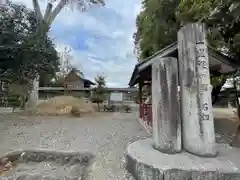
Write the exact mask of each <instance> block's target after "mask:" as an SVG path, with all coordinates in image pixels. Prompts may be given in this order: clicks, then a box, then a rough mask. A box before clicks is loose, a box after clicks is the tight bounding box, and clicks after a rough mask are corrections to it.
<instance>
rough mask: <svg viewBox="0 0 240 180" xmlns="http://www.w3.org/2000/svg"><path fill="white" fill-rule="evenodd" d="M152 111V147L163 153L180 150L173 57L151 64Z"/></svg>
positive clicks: (178, 109)
mask: <svg viewBox="0 0 240 180" xmlns="http://www.w3.org/2000/svg"><path fill="white" fill-rule="evenodd" d="M152 111H153V140H154V148H156V149H157V150H159V151H161V152H164V153H177V152H180V151H181V149H182V147H181V120H180V106H179V100H178V64H177V59H175V58H171V57H167V58H161V59H158V60H156V61H155V62H154V63H153V65H152Z"/></svg>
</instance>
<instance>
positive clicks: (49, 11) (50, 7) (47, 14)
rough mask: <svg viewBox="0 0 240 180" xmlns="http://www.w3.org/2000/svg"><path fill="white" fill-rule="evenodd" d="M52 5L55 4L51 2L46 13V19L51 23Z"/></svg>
mask: <svg viewBox="0 0 240 180" xmlns="http://www.w3.org/2000/svg"><path fill="white" fill-rule="evenodd" d="M52 7H53V5H52V4H51V3H48V5H47V8H46V11H45V14H44V20H45V22H46V23H47V24H49V20H50V16H51V13H52Z"/></svg>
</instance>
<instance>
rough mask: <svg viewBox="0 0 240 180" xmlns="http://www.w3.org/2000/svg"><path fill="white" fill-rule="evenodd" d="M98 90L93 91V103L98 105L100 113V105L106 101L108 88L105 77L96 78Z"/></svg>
mask: <svg viewBox="0 0 240 180" xmlns="http://www.w3.org/2000/svg"><path fill="white" fill-rule="evenodd" d="M95 83H96V86H97V87H96V88H94V90H93V96H92V102H95V103H97V106H98V111H100V103H103V101H104V100H105V92H106V91H105V88H106V81H105V77H104V76H101V75H98V76H97V77H96V78H95Z"/></svg>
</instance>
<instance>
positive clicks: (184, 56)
mask: <svg viewBox="0 0 240 180" xmlns="http://www.w3.org/2000/svg"><path fill="white" fill-rule="evenodd" d="M178 57H179V75H180V87H181V90H180V94H181V106H182V110H181V111H182V127H183V130H182V133H183V148H184V149H185V150H186V151H188V152H191V153H193V154H196V155H200V156H215V155H216V149H215V133H214V123H213V115H212V100H211V84H210V73H209V59H208V48H207V40H206V30H205V25H204V24H201V23H195V24H187V25H185V26H184V27H182V28H181V29H180V30H179V32H178Z"/></svg>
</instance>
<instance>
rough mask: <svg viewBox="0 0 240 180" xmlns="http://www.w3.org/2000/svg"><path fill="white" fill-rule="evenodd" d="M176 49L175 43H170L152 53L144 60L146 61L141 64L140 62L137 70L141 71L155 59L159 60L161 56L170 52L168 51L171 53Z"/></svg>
mask: <svg viewBox="0 0 240 180" xmlns="http://www.w3.org/2000/svg"><path fill="white" fill-rule="evenodd" d="M176 50H177V44H176V43H174V44H172V45H170V46H167V47H166V48H164V49H162V50H160V51H158V52H157V53H156V54H154V55H153V56H151V57H149V59H148V60H146V62H143V63H142V64H140V65H139V66H138V69H139V71H142V70H144V69H146V68H148V67H149V66H151V65H152V63H153V62H154V61H155V60H157V59H158V60H159V59H160V58H163V57H165V56H166V55H168V54H170V53H172V52H174V51H176Z"/></svg>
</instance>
